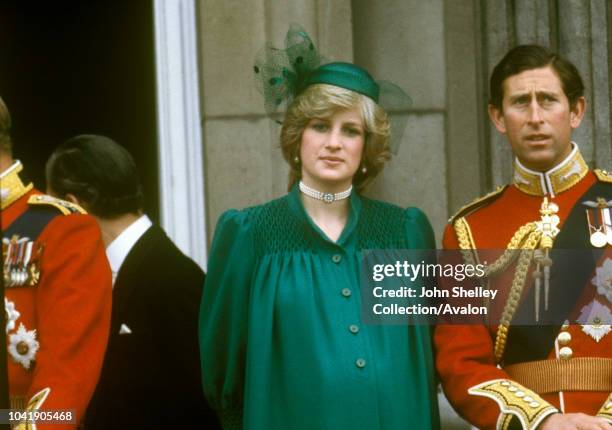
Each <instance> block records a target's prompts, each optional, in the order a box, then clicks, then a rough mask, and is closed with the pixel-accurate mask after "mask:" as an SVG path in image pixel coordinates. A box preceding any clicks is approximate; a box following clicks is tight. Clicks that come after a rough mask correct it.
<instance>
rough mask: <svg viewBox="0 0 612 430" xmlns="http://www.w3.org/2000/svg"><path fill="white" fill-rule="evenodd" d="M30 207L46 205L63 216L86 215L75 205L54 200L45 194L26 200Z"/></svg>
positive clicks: (84, 211) (83, 210)
mask: <svg viewBox="0 0 612 430" xmlns="http://www.w3.org/2000/svg"><path fill="white" fill-rule="evenodd" d="M28 204H30V205H48V206H53V207H54V208H56V209H58V210H59V211H60V212H61V213H63V214H64V215H70V214H74V213H77V214H86V213H87V211H86V210H85V209H83V208H82V207H80V206H79V205H77V204H74V203H71V202H67V201H66V200H61V199H56V198H55V197H51V196H49V195H46V194H35V195H33V196H31V197H30V198H29V199H28Z"/></svg>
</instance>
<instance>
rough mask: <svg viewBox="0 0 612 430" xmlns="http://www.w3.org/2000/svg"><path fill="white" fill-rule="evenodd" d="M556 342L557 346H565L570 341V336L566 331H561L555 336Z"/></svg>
mask: <svg viewBox="0 0 612 430" xmlns="http://www.w3.org/2000/svg"><path fill="white" fill-rule="evenodd" d="M557 340H558V341H559V345H561V346H565V345H567V344H568V343H570V340H572V335H571V334H569V333H568V332H566V331H562V332H561V333H559V336H557Z"/></svg>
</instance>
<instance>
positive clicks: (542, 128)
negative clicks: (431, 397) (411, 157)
mask: <svg viewBox="0 0 612 430" xmlns="http://www.w3.org/2000/svg"><path fill="white" fill-rule="evenodd" d="M583 93H584V87H583V84H582V79H581V78H580V75H579V73H578V71H577V70H576V68H575V67H574V66H573V65H572V64H571V63H569V62H568V61H567V60H565V59H563V58H562V57H560V56H558V55H556V54H553V53H551V52H549V51H548V50H546V49H545V48H542V47H539V46H519V47H517V48H514V49H513V50H511V51H510V52H509V53H508V54H507V55H506V56H505V57H504V59H502V61H501V62H500V63H499V64H498V65H497V66H496V68H495V69H494V71H493V75H492V77H491V99H490V104H489V115H490V118H491V120H492V122H493V124H494V125H495V127H496V128H497V130H498V131H499V132H501V133H502V134H504V135H505V136H506V137H507V139H508V141H509V143H510V145H511V147H512V150H513V152H514V154H515V156H516V159H515V163H514V177H513V184H512V185H509V186H506V187H503V188H500V189H498V190H497V191H496V192H494V193H491V194H489V195H487V196H485V197H484V198H481V199H478V200H477V201H476V202H474V203H472V204H470V205H468V206H466V207H465V208H463V209H462V210H460V211H459V213H458V214H457V215H455V216H454V217H453V218H451V221H450V223H449V225H448V226H447V228H446V230H445V233H444V247H445V248H448V249H463V250H465V252H464V256H466V257H465V258H466V259H468V260H472V262H484V261H485V260H486V261H488V262H489V265H488V267H489V269H488V276H487V278H488V279H487V281H488V283H489V284H488V285H489V288H491V289H494V290H498V292H499V294H498V296H501V297H500V298H498V299H497V300H496V301H495V302H493V303H491V304H490V310H491V312H492V313H494V314H495V313H496V314H498V315H501V319H500V320H499V321H497V322H498V323H499V324H495V325H490V326H487V325H455V326H453V325H439V326H438V327H437V328H436V331H435V337H434V342H435V347H436V366H437V369H438V372H439V374H440V378H441V381H442V385H443V388H444V391H445V393H446V396H447V397H448V399H449V401H450V403H451V404H452V405H453V407H454V408H455V409H456V410H457V411H458V412H459V414H460V415H462V416H463V417H464V418H466V419H467V420H468V421H470V422H471V423H472V424H474V425H475V426H477V427H479V428H485V429H493V428H502V429H506V428H508V429H513V428H516V429H520V428H523V429H534V428H538V429H543V430H547V429H612V395H611V392H612V334H610V331H611V327H610V322H611V316H612V315H611V314H610V305H611V304H612V259H608V257H609V254H608V255H607V254H606V251H607V250H606V249H605V248H606V245H607V244H611V245H612V223H610V212H609V206H611V205H612V202H610V200H612V177H611V176H610V175H608V174H607V173H606V172H603V171H590V170H589V169H588V167H587V165H586V163H585V161H584V160H583V158H582V156H581V154H580V151H579V148H578V145H577V144H575V143H573V142H572V141H571V133H572V130H573V129H575V128H577V127H578V126H579V125H580V122H581V120H582V118H583V115H584V111H585V107H586V104H585V99H584V96H583ZM608 202H610V203H608ZM608 238H610V240H609V241H608ZM505 249H523V250H527V251H525V252H521V253H516V252H510V251H508V252H502V251H499V252H498V253H497V254H496V255H495V257H496V258H497V259H493V260H491V259H488V258H490V255H491V254H488V257H485V256H484V255H485V254H486V252H483V250H505ZM568 249H571V250H580V251H575V252H574V251H571V252H573V254H571V252H569V254H568V252H566V260H567V255H571V256H572V260H571V261H569V263H568V262H567V261H566V260H565V261H564V262H563V263H562V262H561V260H562V259H561V255H562V252H561V251H558V250H568ZM501 263H508V264H501ZM550 315H555V317H554V318H549V316H550ZM517 321H521V323H520V324H519V323H517ZM525 321H531V322H532V323H531V324H526V323H525ZM538 321H548V323H547V324H546V325H543V324H538ZM513 322H514V323H513ZM555 322H557V323H555Z"/></svg>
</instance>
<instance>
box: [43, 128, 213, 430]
mask: <svg viewBox="0 0 612 430" xmlns="http://www.w3.org/2000/svg"><path fill="white" fill-rule="evenodd" d="M46 176H47V187H48V190H47V191H48V192H49V193H50V194H52V195H55V196H58V197H61V198H63V199H65V200H69V201H72V202H74V203H77V204H79V205H81V206H82V207H83V208H85V209H86V210H87V211H88V212H89V213H90V214H91V215H93V216H94V217H95V218H96V220H97V221H98V223H99V225H100V229H101V230H102V236H103V240H104V243H105V246H106V253H107V256H108V258H109V262H110V265H111V269H112V271H113V309H112V320H111V334H110V339H109V343H108V348H107V351H106V355H105V359H104V366H103V368H102V373H101V376H100V381H99V383H98V386H97V388H96V391H95V393H94V396H93V398H92V401H91V403H90V404H89V407H88V410H87V415H86V418H85V428H86V429H87V430H96V429H104V430H107V429H147V430H149V429H162V428H164V429H165V428H170V427H174V426H176V425H177V424H178V425H179V426H180V427H182V428H190V426H194V428H196V427H197V428H219V427H218V425H217V421H216V417H215V416H214V413H213V412H212V411H211V410H210V409H209V408H208V406H207V404H206V401H205V399H204V395H203V392H202V388H201V382H200V381H201V377H200V375H201V371H200V359H199V349H198V336H197V331H198V328H197V327H198V326H197V321H198V312H199V304H200V297H201V295H202V288H203V285H204V278H205V275H204V272H202V270H201V269H200V268H199V267H198V266H197V264H196V263H194V262H193V261H192V260H191V259H189V258H188V257H187V256H185V255H184V254H183V253H182V252H181V251H180V250H179V249H178V248H177V247H176V246H175V245H174V244H173V243H172V241H171V240H170V239H169V238H168V236H166V234H165V233H164V231H163V230H162V229H161V228H160V227H158V226H156V225H153V224H152V223H151V221H150V220H149V218H148V217H147V215H145V214H143V193H142V187H141V185H140V180H139V177H138V174H137V171H136V166H135V164H134V161H133V159H132V157H131V156H130V154H129V153H128V151H127V150H126V149H125V148H123V147H122V146H120V145H119V144H117V143H115V142H114V141H113V140H111V139H109V138H107V137H103V136H95V135H81V136H77V137H74V138H72V139H70V140H68V141H67V142H65V143H64V144H62V145H60V146H59V147H58V148H57V149H56V150H55V151H54V152H53V154H52V155H51V157H50V158H49V160H48V161H47V166H46Z"/></svg>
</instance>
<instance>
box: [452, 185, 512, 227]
mask: <svg viewBox="0 0 612 430" xmlns="http://www.w3.org/2000/svg"><path fill="white" fill-rule="evenodd" d="M506 187H507V185H504V186H499V187H497V188H496V189H495V191H492V192H490V193H489V194H485V195H484V196H482V197H478V198H477V199H475V200H473V201H472V202H470V203H468V204H467V205H465V206H463V207H462V208H461V209H459V210H458V211H457V213H455V215H453V216H452V217H450V219H449V220H448V222H449V223H451V224H452V223H454V222H455V220H456V219H457V218H461V217H463V216H466V215H468V214H470V213H472V212H474V211H475V210H476V209H478V208H480V207H481V206H484V205H485V204H486V203H489V201H490V200H494V199H496V198H497V197H499V196H500V195H501V193H502V192H503V191H504V190H505V189H506Z"/></svg>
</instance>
